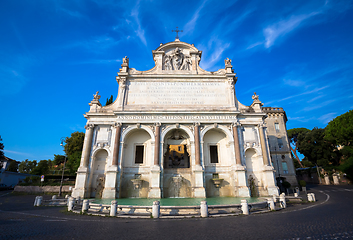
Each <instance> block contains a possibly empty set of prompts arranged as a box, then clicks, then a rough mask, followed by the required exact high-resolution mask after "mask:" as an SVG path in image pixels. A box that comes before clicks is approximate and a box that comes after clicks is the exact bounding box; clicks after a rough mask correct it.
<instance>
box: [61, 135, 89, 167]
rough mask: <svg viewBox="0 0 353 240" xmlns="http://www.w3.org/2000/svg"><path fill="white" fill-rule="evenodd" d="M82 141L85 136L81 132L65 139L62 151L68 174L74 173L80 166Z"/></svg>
mask: <svg viewBox="0 0 353 240" xmlns="http://www.w3.org/2000/svg"><path fill="white" fill-rule="evenodd" d="M84 139H85V134H84V133H83V132H74V133H72V134H71V136H70V137H66V139H65V143H66V144H65V146H64V150H65V153H66V156H67V168H68V169H69V172H70V173H76V171H77V168H78V167H79V165H80V161H81V154H82V148H83V142H84Z"/></svg>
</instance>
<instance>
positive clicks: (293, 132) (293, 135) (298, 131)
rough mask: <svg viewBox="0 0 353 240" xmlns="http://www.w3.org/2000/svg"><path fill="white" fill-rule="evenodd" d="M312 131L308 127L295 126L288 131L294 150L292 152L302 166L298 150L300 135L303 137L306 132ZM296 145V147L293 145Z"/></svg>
mask: <svg viewBox="0 0 353 240" xmlns="http://www.w3.org/2000/svg"><path fill="white" fill-rule="evenodd" d="M308 132H310V130H309V129H307V128H293V129H289V130H288V131H287V135H288V141H289V147H290V149H291V150H292V153H293V154H294V156H295V159H296V160H297V161H298V163H299V165H300V167H303V164H302V163H301V161H300V158H299V156H298V154H297V151H298V137H299V138H301V137H302V136H305V134H306V133H308ZM292 145H294V148H293V147H292Z"/></svg>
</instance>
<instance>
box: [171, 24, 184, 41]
mask: <svg viewBox="0 0 353 240" xmlns="http://www.w3.org/2000/svg"><path fill="white" fill-rule="evenodd" d="M172 32H176V36H175V40H179V36H178V33H179V32H183V30H179V28H178V27H176V30H172Z"/></svg>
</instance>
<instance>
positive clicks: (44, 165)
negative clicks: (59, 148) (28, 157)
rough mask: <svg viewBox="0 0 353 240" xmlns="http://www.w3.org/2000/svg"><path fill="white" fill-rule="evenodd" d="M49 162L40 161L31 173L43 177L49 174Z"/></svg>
mask: <svg viewBox="0 0 353 240" xmlns="http://www.w3.org/2000/svg"><path fill="white" fill-rule="evenodd" d="M49 167H50V160H40V161H39V162H38V164H37V166H36V167H35V168H34V169H33V170H32V171H31V174H34V175H45V174H47V173H48V172H49Z"/></svg>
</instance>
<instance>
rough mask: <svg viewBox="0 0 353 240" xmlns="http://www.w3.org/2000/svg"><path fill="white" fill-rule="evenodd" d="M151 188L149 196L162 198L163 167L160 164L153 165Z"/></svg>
mask: <svg viewBox="0 0 353 240" xmlns="http://www.w3.org/2000/svg"><path fill="white" fill-rule="evenodd" d="M150 176H151V178H150V190H149V192H148V198H161V169H160V168H159V166H156V165H155V166H153V167H152V168H151V174H150Z"/></svg>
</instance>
